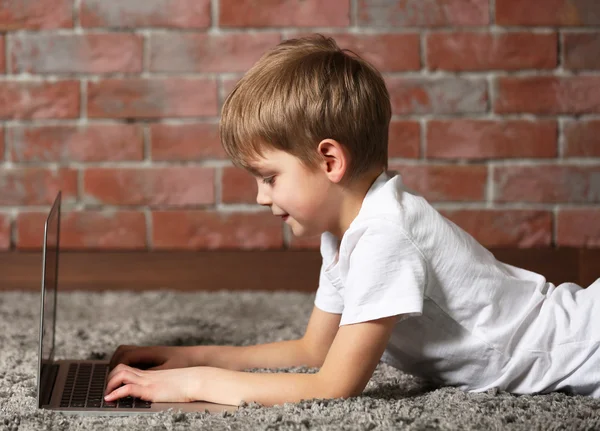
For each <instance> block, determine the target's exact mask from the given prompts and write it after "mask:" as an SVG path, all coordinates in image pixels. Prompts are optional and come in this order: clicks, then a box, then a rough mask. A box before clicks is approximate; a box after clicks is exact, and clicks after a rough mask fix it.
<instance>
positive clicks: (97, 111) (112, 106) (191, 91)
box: [87, 78, 217, 118]
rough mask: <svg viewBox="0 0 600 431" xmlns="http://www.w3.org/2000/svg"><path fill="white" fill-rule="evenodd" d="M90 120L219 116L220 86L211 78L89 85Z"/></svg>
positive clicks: (120, 81)
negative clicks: (218, 92)
mask: <svg viewBox="0 0 600 431" xmlns="http://www.w3.org/2000/svg"><path fill="white" fill-rule="evenodd" d="M87 109H88V116H89V117H90V118H162V117H197V116H203V115H212V116H214V115H217V84H216V81H215V80H214V79H208V78H165V79H134V78H132V79H106V80H101V81H98V82H89V83H88V106H87Z"/></svg>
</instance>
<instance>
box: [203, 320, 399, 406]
mask: <svg viewBox="0 0 600 431" xmlns="http://www.w3.org/2000/svg"><path fill="white" fill-rule="evenodd" d="M396 321H397V316H392V317H386V318H382V319H378V320H372V321H369V322H364V323H357V324H353V325H344V326H342V327H340V328H339V330H338V331H337V333H336V335H335V339H334V340H333V343H332V345H331V348H330V349H329V351H328V353H327V356H326V359H325V362H324V364H323V366H322V367H321V369H320V371H319V372H318V373H316V374H299V373H298V374H296V373H293V374H286V373H281V374H270V373H246V372H239V371H231V370H224V369H219V368H211V367H200V368H199V381H198V385H197V393H196V396H195V397H194V399H198V400H204V401H210V402H215V403H220V404H230V405H239V404H240V403H241V402H242V401H246V402H251V401H255V402H258V403H261V404H263V405H265V406H271V405H275V404H283V403H285V402H298V401H300V400H303V399H312V398H348V397H351V396H357V395H359V394H360V393H361V392H362V391H363V389H364V388H365V386H366V385H367V383H368V381H369V379H370V378H371V376H372V375H373V371H374V370H375V367H376V366H377V364H378V362H379V360H380V358H381V355H382V354H383V352H384V350H385V347H386V345H387V342H388V340H389V337H390V335H391V332H392V329H393V327H394V324H395V323H396Z"/></svg>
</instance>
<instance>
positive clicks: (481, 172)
mask: <svg viewBox="0 0 600 431" xmlns="http://www.w3.org/2000/svg"><path fill="white" fill-rule="evenodd" d="M389 170H392V171H398V174H400V175H401V176H402V182H403V183H404V184H406V186H407V187H408V188H410V189H411V190H414V191H415V192H416V193H418V194H420V195H422V196H423V197H424V198H425V199H427V200H428V201H430V202H433V201H463V202H464V201H483V200H485V190H486V184H487V175H488V174H487V168H486V167H485V166H452V165H444V166H440V165H429V166H426V165H418V166H410V165H404V164H399V163H390V165H389Z"/></svg>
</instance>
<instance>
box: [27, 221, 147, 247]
mask: <svg viewBox="0 0 600 431" xmlns="http://www.w3.org/2000/svg"><path fill="white" fill-rule="evenodd" d="M46 216H47V214H44V213H37V212H35V213H33V212H32V213H29V212H26V213H20V214H19V215H18V217H17V223H16V229H17V244H16V245H17V248H19V249H40V248H41V247H42V244H43V239H44V220H45V218H46ZM60 246H61V249H63V250H82V249H98V250H109V249H110V250H132V249H138V250H139V249H145V248H146V218H145V216H144V213H142V212H138V211H102V212H101V211H84V212H74V211H63V213H62V214H61V223H60Z"/></svg>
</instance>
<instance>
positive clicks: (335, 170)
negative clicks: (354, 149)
mask: <svg viewBox="0 0 600 431" xmlns="http://www.w3.org/2000/svg"><path fill="white" fill-rule="evenodd" d="M317 151H318V152H319V155H320V156H321V157H322V158H323V162H322V163H321V166H322V168H323V171H324V172H325V175H327V176H328V177H329V179H330V180H331V181H332V182H334V183H339V182H340V181H341V180H342V178H344V174H345V173H346V170H347V169H348V162H349V156H348V153H347V152H346V150H345V149H344V147H343V146H342V144H340V143H339V142H338V141H336V140H333V139H323V140H322V141H321V142H319V146H318V147H317Z"/></svg>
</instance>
